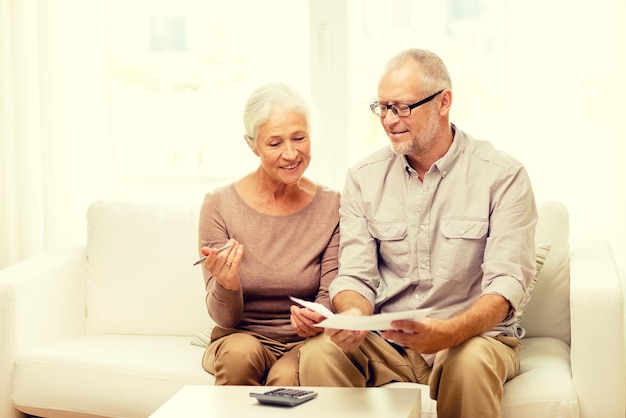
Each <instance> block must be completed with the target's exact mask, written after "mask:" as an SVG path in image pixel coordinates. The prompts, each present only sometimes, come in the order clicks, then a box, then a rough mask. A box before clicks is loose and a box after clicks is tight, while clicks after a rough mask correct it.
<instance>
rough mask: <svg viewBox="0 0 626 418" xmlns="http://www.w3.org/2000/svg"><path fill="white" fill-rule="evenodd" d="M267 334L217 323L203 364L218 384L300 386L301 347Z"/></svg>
mask: <svg viewBox="0 0 626 418" xmlns="http://www.w3.org/2000/svg"><path fill="white" fill-rule="evenodd" d="M303 344H304V341H299V342H295V343H287V344H283V343H281V342H279V341H276V340H272V339H271V338H267V337H265V336H263V335H260V334H256V333H252V332H246V331H241V330H233V329H230V330H225V329H223V328H219V327H215V328H214V329H213V332H212V333H211V342H210V343H209V345H208V346H207V348H206V350H205V351H204V355H203V357H202V367H203V368H204V370H206V371H207V372H209V373H211V374H212V375H214V376H215V384H216V385H268V386H298V384H299V383H300V382H299V379H298V348H299V347H300V346H301V345H303Z"/></svg>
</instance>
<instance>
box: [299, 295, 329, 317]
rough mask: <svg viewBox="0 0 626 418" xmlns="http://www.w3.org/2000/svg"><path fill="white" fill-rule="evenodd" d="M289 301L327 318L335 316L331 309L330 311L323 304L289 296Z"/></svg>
mask: <svg viewBox="0 0 626 418" xmlns="http://www.w3.org/2000/svg"><path fill="white" fill-rule="evenodd" d="M289 299H291V300H293V301H294V302H296V303H298V304H300V305H302V306H304V307H305V308H309V309H310V310H312V311H315V312H317V313H318V314H322V315H324V316H325V317H326V318H329V317H331V316H334V315H335V314H334V313H333V312H332V311H331V310H330V309H328V308H327V307H326V306H324V305H322V304H321V303H317V302H309V301H306V300H303V299H300V298H296V297H294V296H289Z"/></svg>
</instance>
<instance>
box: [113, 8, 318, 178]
mask: <svg viewBox="0 0 626 418" xmlns="http://www.w3.org/2000/svg"><path fill="white" fill-rule="evenodd" d="M107 5H108V13H107V20H108V23H109V25H108V48H109V59H110V76H111V125H112V127H111V129H112V137H113V142H114V147H115V148H114V159H115V161H114V164H115V167H116V172H117V175H118V176H120V177H122V178H124V179H125V181H131V182H132V181H135V182H136V181H139V182H149V183H158V182H165V183H168V182H178V183H180V182H189V181H191V182H194V181H196V180H199V179H200V180H202V179H204V180H206V179H211V180H212V181H215V182H216V183H221V182H224V181H226V180H231V179H234V178H238V177H240V176H242V175H243V174H245V173H247V172H249V171H251V170H252V169H253V168H254V167H255V164H256V163H255V159H254V158H253V157H254V155H253V154H252V153H251V152H250V151H249V150H248V147H247V146H246V145H245V143H244V141H243V127H242V122H241V120H242V119H241V118H242V112H243V106H244V102H245V100H246V99H247V97H248V95H249V94H250V93H251V91H252V90H253V89H254V88H256V87H258V86H260V85H261V84H264V83H266V82H273V81H283V82H286V83H288V84H291V85H293V86H294V87H296V88H298V89H299V90H301V91H302V92H303V93H304V94H307V93H308V91H309V90H310V87H309V86H310V78H311V76H310V64H309V59H310V52H309V24H308V23H309V21H308V2H307V1H305V0H297V1H294V0H266V1H263V2H259V1H254V0H238V1H223V2H222V1H220V2H216V1H207V2H198V1H184V0H183V1H176V2H153V1H151V0H145V1H133V2H128V1H124V0H115V1H110V2H108V3H107ZM274 11H276V12H274ZM278 11H280V12H278ZM261 16H262V17H261Z"/></svg>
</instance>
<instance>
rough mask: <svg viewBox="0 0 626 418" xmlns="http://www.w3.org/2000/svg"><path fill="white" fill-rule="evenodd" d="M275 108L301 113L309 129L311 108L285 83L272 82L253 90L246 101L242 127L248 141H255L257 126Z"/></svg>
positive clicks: (262, 122)
mask: <svg viewBox="0 0 626 418" xmlns="http://www.w3.org/2000/svg"><path fill="white" fill-rule="evenodd" d="M276 108H280V109H285V110H293V111H295V112H297V113H299V114H301V115H302V116H304V119H305V120H306V127H307V130H310V128H311V127H310V123H311V122H310V117H311V110H310V108H309V105H308V103H307V101H306V100H305V99H304V97H303V96H302V95H301V94H300V93H298V92H297V91H296V90H294V89H292V88H291V87H289V86H287V85H286V84H283V83H272V84H267V85H264V86H262V87H259V88H258V89H256V90H254V91H253V92H252V94H251V95H250V97H249V98H248V101H247V102H246V105H245V107H244V112H243V127H244V134H245V136H246V138H247V139H248V141H250V142H252V143H254V142H255V140H256V135H257V132H258V130H259V127H260V126H261V125H263V124H264V123H265V122H266V121H267V119H268V118H269V116H270V113H271V111H272V110H273V109H276Z"/></svg>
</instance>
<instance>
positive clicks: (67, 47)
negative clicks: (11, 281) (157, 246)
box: [0, 0, 115, 268]
mask: <svg viewBox="0 0 626 418" xmlns="http://www.w3.org/2000/svg"><path fill="white" fill-rule="evenodd" d="M103 9H104V1H103V0H90V1H81V0H54V1H52V2H51V1H49V0H0V161H1V162H0V182H1V183H0V184H1V186H0V268H2V267H6V266H9V265H11V264H13V263H15V262H18V261H20V260H23V259H25V258H27V257H29V256H31V255H34V254H36V253H38V252H41V251H43V250H45V249H48V248H50V247H53V246H55V245H59V244H66V243H69V242H73V241H84V234H85V211H86V209H87V207H88V205H89V204H90V203H91V202H93V201H94V200H96V199H101V198H106V197H108V196H109V193H110V190H111V189H112V188H113V187H114V184H115V178H114V176H113V168H112V167H111V160H112V157H111V152H112V151H111V148H112V147H111V145H110V138H109V136H110V130H109V128H108V126H109V124H108V121H109V118H110V112H109V104H110V99H109V90H108V88H109V86H108V84H107V71H108V66H107V61H106V41H105V39H106V31H105V30H104V22H103V19H101V16H102V11H103Z"/></svg>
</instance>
